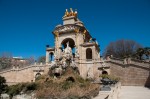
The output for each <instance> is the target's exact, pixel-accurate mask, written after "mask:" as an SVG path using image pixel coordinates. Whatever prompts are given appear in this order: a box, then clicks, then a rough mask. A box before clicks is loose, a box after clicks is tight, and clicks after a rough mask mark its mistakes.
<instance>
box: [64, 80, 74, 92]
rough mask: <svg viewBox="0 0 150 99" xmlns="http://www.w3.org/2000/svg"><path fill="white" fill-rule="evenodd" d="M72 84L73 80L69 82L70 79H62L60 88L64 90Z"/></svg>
mask: <svg viewBox="0 0 150 99" xmlns="http://www.w3.org/2000/svg"><path fill="white" fill-rule="evenodd" d="M72 86H73V82H71V81H64V82H63V83H62V88H63V89H64V90H67V89H69V88H71V87H72Z"/></svg>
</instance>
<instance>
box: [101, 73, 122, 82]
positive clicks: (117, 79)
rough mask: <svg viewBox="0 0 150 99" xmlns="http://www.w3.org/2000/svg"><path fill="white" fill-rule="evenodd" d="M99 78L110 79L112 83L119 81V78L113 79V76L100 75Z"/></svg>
mask: <svg viewBox="0 0 150 99" xmlns="http://www.w3.org/2000/svg"><path fill="white" fill-rule="evenodd" d="M100 77H102V78H108V79H110V80H112V81H119V80H120V78H119V77H115V76H112V75H107V74H102V75H100Z"/></svg>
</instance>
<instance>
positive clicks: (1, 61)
mask: <svg viewBox="0 0 150 99" xmlns="http://www.w3.org/2000/svg"><path fill="white" fill-rule="evenodd" d="M11 59H12V55H11V54H10V53H2V54H1V55H0V69H5V68H10V67H11V65H12V63H11Z"/></svg>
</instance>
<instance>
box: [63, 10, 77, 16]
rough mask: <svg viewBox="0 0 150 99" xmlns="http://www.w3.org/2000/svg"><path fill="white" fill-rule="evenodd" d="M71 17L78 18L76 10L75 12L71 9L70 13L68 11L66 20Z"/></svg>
mask: <svg viewBox="0 0 150 99" xmlns="http://www.w3.org/2000/svg"><path fill="white" fill-rule="evenodd" d="M69 16H74V17H77V11H76V10H75V12H73V10H72V8H70V12H68V9H66V12H65V15H64V18H65V17H69Z"/></svg>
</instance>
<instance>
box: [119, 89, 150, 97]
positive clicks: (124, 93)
mask: <svg viewBox="0 0 150 99" xmlns="http://www.w3.org/2000/svg"><path fill="white" fill-rule="evenodd" d="M119 99H150V89H149V88H145V87H142V86H122V87H121V92H120V95H119Z"/></svg>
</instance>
